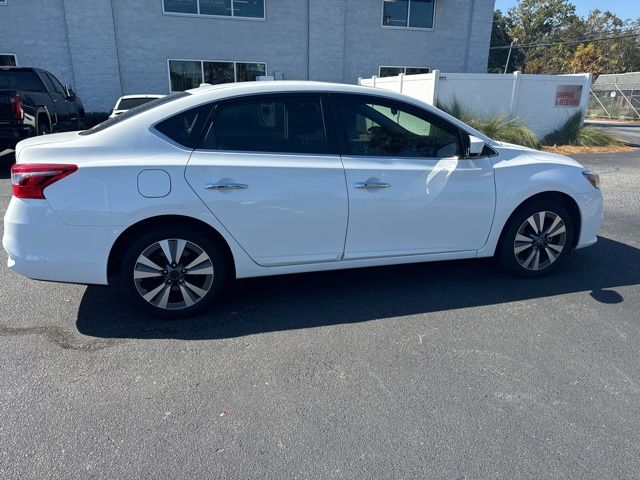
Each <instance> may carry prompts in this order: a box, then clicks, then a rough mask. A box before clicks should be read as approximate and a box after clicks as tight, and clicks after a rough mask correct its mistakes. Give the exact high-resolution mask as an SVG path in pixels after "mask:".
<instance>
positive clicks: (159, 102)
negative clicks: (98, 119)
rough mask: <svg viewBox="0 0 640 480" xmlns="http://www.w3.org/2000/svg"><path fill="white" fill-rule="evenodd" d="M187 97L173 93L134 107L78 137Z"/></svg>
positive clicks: (186, 94)
mask: <svg viewBox="0 0 640 480" xmlns="http://www.w3.org/2000/svg"><path fill="white" fill-rule="evenodd" d="M189 95H191V94H190V93H189V92H180V93H174V94H172V95H167V96H166V97H162V98H158V99H156V100H152V101H151V102H147V103H145V104H144V105H140V106H139V107H135V108H132V109H131V110H127V111H126V112H124V113H123V114H121V115H118V116H116V117H113V118H110V119H109V120H105V121H104V122H102V123H99V124H98V125H96V126H95V127H91V128H90V129H88V130H85V131H84V132H80V135H91V134H92V133H97V132H101V131H102V130H105V129H107V128H109V127H112V126H114V125H116V124H118V123H120V122H122V121H124V120H126V119H127V118H131V117H135V116H136V115H139V114H141V113H143V112H146V111H148V110H151V109H152V108H156V107H159V106H160V105H164V104H166V103H171V102H173V101H175V100H178V99H180V98H184V97H187V96H189Z"/></svg>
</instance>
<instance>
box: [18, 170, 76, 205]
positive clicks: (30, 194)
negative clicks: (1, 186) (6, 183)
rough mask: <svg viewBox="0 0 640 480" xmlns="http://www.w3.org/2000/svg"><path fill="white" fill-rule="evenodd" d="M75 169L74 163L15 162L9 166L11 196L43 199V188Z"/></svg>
mask: <svg viewBox="0 0 640 480" xmlns="http://www.w3.org/2000/svg"><path fill="white" fill-rule="evenodd" d="M76 170H78V167H77V166H76V165H60V164H46V163H22V164H17V163H16V164H15V165H13V167H11V186H12V188H11V190H12V193H13V196H14V197H17V198H37V199H43V198H45V197H44V189H45V188H47V187H48V186H49V185H51V184H52V183H55V182H57V181H58V180H60V179H61V178H64V177H66V176H67V175H71V174H72V173H73V172H75V171H76Z"/></svg>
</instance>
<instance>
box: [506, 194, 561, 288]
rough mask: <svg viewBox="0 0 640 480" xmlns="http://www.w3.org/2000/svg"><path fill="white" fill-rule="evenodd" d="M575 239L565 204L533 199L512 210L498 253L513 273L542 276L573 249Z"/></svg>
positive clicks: (553, 268) (521, 275)
mask: <svg viewBox="0 0 640 480" xmlns="http://www.w3.org/2000/svg"><path fill="white" fill-rule="evenodd" d="M573 239H574V226H573V222H572V220H571V215H569V212H568V211H567V209H566V208H565V207H564V205H562V204H561V203H559V202H554V201H545V200H540V201H534V202H531V203H529V204H526V205H524V206H523V207H521V208H520V209H519V210H518V211H516V212H515V213H514V214H513V216H512V217H511V219H510V220H509V223H508V224H507V226H506V227H505V230H504V232H503V234H502V238H501V240H500V244H499V245H498V250H497V252H496V257H497V259H498V262H499V263H500V265H501V266H502V267H503V268H504V269H505V270H507V271H508V272H510V273H512V274H514V275H517V276H520V277H539V276H542V275H546V274H547V273H550V272H551V271H553V270H555V269H556V268H558V266H559V265H560V264H561V263H562V262H563V260H564V259H565V258H566V256H567V255H568V254H569V253H570V252H571V250H572V248H573Z"/></svg>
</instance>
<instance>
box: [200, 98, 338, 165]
mask: <svg viewBox="0 0 640 480" xmlns="http://www.w3.org/2000/svg"><path fill="white" fill-rule="evenodd" d="M201 148H204V149H212V150H227V151H245V152H273V153H310V154H314V153H315V154H325V153H330V151H329V145H328V142H327V134H326V130H325V125H324V117H323V114H322V104H321V101H320V98H319V97H317V96H314V95H309V96H307V95H292V96H288V95H287V96H261V97H251V98H247V99H243V100H236V101H231V102H227V103H223V104H222V105H220V106H219V107H218V109H217V110H216V113H215V118H214V120H213V123H212V124H211V125H210V127H209V130H208V132H207V135H206V137H205V139H204V141H203V143H202V146H201Z"/></svg>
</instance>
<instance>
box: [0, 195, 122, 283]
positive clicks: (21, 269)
mask: <svg viewBox="0 0 640 480" xmlns="http://www.w3.org/2000/svg"><path fill="white" fill-rule="evenodd" d="M119 233H120V231H119V230H118V229H115V228H114V227H93V226H91V227H88V226H72V225H67V224H65V223H63V222H62V221H61V220H60V219H59V217H58V216H57V215H56V213H55V212H54V211H53V210H52V209H51V207H50V205H49V202H47V201H46V200H26V199H19V198H15V197H14V198H12V199H11V203H10V204H9V208H8V209H7V213H6V215H5V217H4V236H3V238H2V245H3V247H4V249H5V250H6V251H7V253H8V254H9V260H8V262H7V264H8V266H9V267H10V268H11V269H13V270H14V271H15V272H17V273H19V274H21V275H24V276H25V277H28V278H33V279H36V280H51V281H57V282H70V283H81V284H96V285H107V283H108V282H107V262H108V258H109V252H110V250H111V246H112V245H113V243H114V242H115V239H116V238H117V236H118V235H119Z"/></svg>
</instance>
